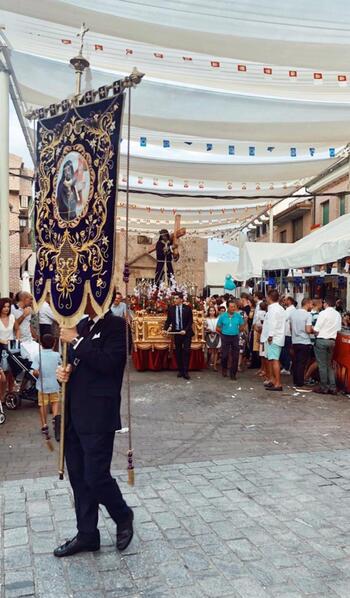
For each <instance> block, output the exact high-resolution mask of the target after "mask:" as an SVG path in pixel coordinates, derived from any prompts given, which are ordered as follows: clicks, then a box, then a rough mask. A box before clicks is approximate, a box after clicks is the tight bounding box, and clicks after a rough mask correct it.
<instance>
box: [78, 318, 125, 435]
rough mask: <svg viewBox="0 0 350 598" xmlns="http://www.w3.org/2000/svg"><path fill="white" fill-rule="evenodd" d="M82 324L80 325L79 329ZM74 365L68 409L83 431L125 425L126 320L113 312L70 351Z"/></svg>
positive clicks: (87, 432) (100, 432) (97, 431)
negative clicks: (122, 420)
mask: <svg viewBox="0 0 350 598" xmlns="http://www.w3.org/2000/svg"><path fill="white" fill-rule="evenodd" d="M79 328H81V324H80V325H79V324H78V332H79ZM69 360H70V362H72V363H73V364H74V360H75V362H76V363H77V360H79V363H78V364H77V365H76V366H74V367H73V372H72V374H71V376H70V379H69V382H68V385H67V399H68V405H67V411H68V417H69V418H70V419H71V421H72V423H73V426H74V428H75V429H76V431H77V432H78V433H81V434H93V433H95V434H102V433H104V432H113V431H114V430H118V429H120V428H121V420H120V402H121V387H122V382H123V374H124V368H125V363H126V321H125V319H124V318H119V317H117V316H114V315H113V314H112V313H111V312H107V314H106V315H105V316H104V317H103V318H101V319H100V320H98V322H97V323H96V324H95V326H94V327H93V328H92V330H91V331H90V333H89V335H88V336H87V337H85V338H84V339H83V340H81V341H80V343H79V345H78V347H77V348H76V349H75V350H72V351H70V359H69Z"/></svg>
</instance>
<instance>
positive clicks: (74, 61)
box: [69, 23, 90, 95]
mask: <svg viewBox="0 0 350 598" xmlns="http://www.w3.org/2000/svg"><path fill="white" fill-rule="evenodd" d="M88 31H89V28H88V27H86V26H85V23H83V24H82V26H81V29H80V31H79V33H77V36H78V37H80V48H79V54H78V56H74V57H73V58H71V59H70V61H69V62H70V63H71V65H72V66H73V68H74V70H75V77H76V83H75V93H76V95H80V92H81V76H82V74H83V72H84V70H85V69H87V68H88V67H89V66H90V62H89V61H88V60H87V59H86V58H84V56H83V49H84V37H85V35H86V34H87V32H88Z"/></svg>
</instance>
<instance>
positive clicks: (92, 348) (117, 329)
mask: <svg viewBox="0 0 350 598" xmlns="http://www.w3.org/2000/svg"><path fill="white" fill-rule="evenodd" d="M87 313H88V314H89V316H90V318H84V319H83V320H82V321H81V322H79V324H78V326H77V327H76V328H61V340H62V341H64V342H67V343H70V350H69V353H70V358H69V361H70V365H69V366H68V367H67V369H66V370H65V369H64V368H63V367H60V368H58V371H57V377H58V380H59V381H60V382H67V407H66V412H67V423H66V433H65V457H66V463H67V470H68V474H69V479H70V483H71V485H72V489H73V493H74V502H75V512H76V517H77V529H78V533H77V535H76V536H75V538H73V539H72V540H70V541H68V542H66V543H65V544H63V545H62V546H59V547H58V548H56V550H55V551H54V555H55V556H57V557H64V556H70V555H72V554H76V553H77V552H83V551H95V550H99V548H100V533H99V531H98V528H97V523H98V506H99V504H103V505H104V506H105V507H106V509H107V511H108V513H109V515H110V516H111V518H112V519H113V520H114V521H115V523H116V525H117V537H116V540H117V541H116V543H117V548H118V550H125V548H127V546H128V545H129V543H130V542H131V539H132V536H133V511H132V510H131V509H130V507H128V505H127V504H126V502H125V500H124V498H123V496H122V493H121V491H120V489H119V486H118V484H117V482H116V480H115V479H114V478H112V476H111V473H110V467H111V460H112V455H113V444H114V435H115V431H116V430H118V429H120V428H121V421H120V401H121V394H120V392H121V386H122V381H123V374H124V367H125V363H126V342H125V341H126V330H127V324H126V322H125V319H123V318H119V317H117V316H114V315H113V314H112V313H111V312H110V311H109V312H107V314H106V315H105V316H104V317H103V318H98V317H96V314H95V312H94V311H93V309H92V307H91V305H89V306H88V307H87Z"/></svg>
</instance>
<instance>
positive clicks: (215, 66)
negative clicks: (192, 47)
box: [210, 60, 220, 69]
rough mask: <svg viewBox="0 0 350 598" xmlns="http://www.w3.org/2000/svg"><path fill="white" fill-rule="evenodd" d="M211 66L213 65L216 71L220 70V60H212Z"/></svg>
mask: <svg viewBox="0 0 350 598" xmlns="http://www.w3.org/2000/svg"><path fill="white" fill-rule="evenodd" d="M210 65H211V66H212V67H213V68H215V69H218V68H219V67H220V62H219V61H218V60H212V61H211V62H210Z"/></svg>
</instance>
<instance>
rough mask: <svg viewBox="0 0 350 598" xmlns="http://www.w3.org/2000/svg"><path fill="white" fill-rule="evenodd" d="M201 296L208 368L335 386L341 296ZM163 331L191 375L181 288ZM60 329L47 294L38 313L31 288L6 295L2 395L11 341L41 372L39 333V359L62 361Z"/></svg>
mask: <svg viewBox="0 0 350 598" xmlns="http://www.w3.org/2000/svg"><path fill="white" fill-rule="evenodd" d="M203 302H204V310H205V315H206V317H205V342H206V355H207V365H208V368H210V369H212V370H213V371H214V372H218V371H219V369H220V370H221V373H222V375H223V376H224V377H227V376H228V375H229V376H230V378H231V379H232V380H236V379H237V375H238V374H239V373H240V372H242V371H244V370H245V369H247V368H251V369H256V370H257V375H258V376H260V377H261V378H262V380H263V383H264V387H265V388H266V389H267V390H269V391H281V390H282V389H283V387H282V382H281V375H285V376H287V375H288V376H292V378H293V385H294V387H295V388H297V389H302V390H304V391H307V390H310V389H311V388H313V390H314V391H315V392H320V393H330V394H336V392H337V389H336V382H335V375H334V369H333V365H332V355H333V350H334V345H335V339H336V336H337V333H338V331H339V330H340V329H341V327H342V326H343V327H345V328H350V313H349V312H344V310H343V305H342V302H341V301H340V300H337V301H336V302H333V300H332V299H331V298H329V297H327V298H326V299H324V300H323V301H321V300H312V299H308V298H305V299H303V300H302V302H301V305H300V306H299V307H298V306H297V304H296V301H295V299H294V298H293V297H291V296H279V293H278V291H277V290H272V291H270V292H269V293H268V294H267V296H265V295H264V294H263V293H262V292H260V291H256V292H255V293H253V294H250V293H246V292H242V293H241V294H240V297H239V298H236V297H233V296H232V295H229V294H225V295H222V296H219V295H214V296H211V297H209V298H207V299H206V300H203ZM128 303H129V306H128V307H127V305H126V302H125V300H124V298H123V296H122V294H121V293H120V292H116V293H115V296H114V298H113V302H112V305H111V312H112V313H113V315H115V316H119V317H122V318H127V319H130V320H131V318H132V316H133V313H134V304H135V302H133V301H130V300H129V302H128ZM170 331H171V332H170ZM165 332H166V333H167V334H174V345H175V352H176V357H177V364H178V376H179V377H183V378H185V379H187V380H189V379H190V376H189V361H190V347H191V338H192V312H191V309H190V308H189V306H188V305H187V304H186V302H185V301H184V298H183V297H182V295H181V293H178V294H177V295H176V296H175V297H174V301H173V305H172V306H171V307H170V308H169V309H168V316H167V319H166V323H165ZM58 337H59V328H58V324H57V322H56V321H55V316H54V314H53V312H52V309H51V307H50V304H49V301H48V300H47V301H45V302H44V303H43V305H42V306H41V308H40V310H39V311H38V313H34V311H33V298H32V296H31V294H30V293H26V292H21V293H18V294H17V295H16V296H15V297H14V298H13V299H12V300H10V299H8V298H2V299H0V399H1V401H3V400H4V396H5V393H6V392H12V390H13V388H14V378H13V375H12V372H11V369H10V368H9V367H8V362H7V353H6V350H7V347H8V343H9V342H13V341H16V340H18V341H20V343H21V354H22V356H24V357H27V358H28V359H29V360H30V362H31V363H34V364H35V365H36V367H34V369H33V371H34V373H35V375H36V376H37V377H38V378H39V368H38V363H39V339H40V342H41V351H40V362H41V366H42V368H43V369H45V368H46V369H47V367H48V366H46V361H48V362H49V361H50V360H51V362H52V363H55V364H56V366H57V360H56V358H52V355H51V353H52V352H54V353H55V354H56V352H57V350H58ZM52 371H54V369H53V366H52ZM47 379H48V371H46V373H45V376H42V377H41V386H42V387H43V388H42V389H40V388H39V382H38V383H37V388H38V390H39V403H40V407H41V417H42V429H43V431H44V430H45V431H46V432H47V422H46V408H47V405H48V403H52V406H51V407H53V411H54V414H55V415H56V414H57V408H56V403H57V392H58V388H57V387H56V384H55V383H53V382H51V383H50V384H48V383H47ZM51 395H52V396H51Z"/></svg>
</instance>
